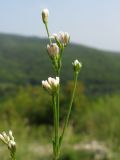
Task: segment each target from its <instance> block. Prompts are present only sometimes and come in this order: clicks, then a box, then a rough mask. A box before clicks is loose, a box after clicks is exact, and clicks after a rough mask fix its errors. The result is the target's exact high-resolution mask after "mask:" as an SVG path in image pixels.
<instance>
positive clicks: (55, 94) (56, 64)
mask: <svg viewBox="0 0 120 160" xmlns="http://www.w3.org/2000/svg"><path fill="white" fill-rule="evenodd" d="M48 18H49V11H48V9H44V10H43V11H42V20H43V23H44V25H45V28H46V32H47V35H48V39H49V44H48V45H47V52H48V55H49V57H50V59H51V62H52V65H53V68H54V71H55V77H56V78H51V77H49V78H48V80H45V81H42V86H43V88H44V89H45V90H46V91H47V92H48V93H49V94H50V95H51V97H52V104H53V115H54V127H53V128H54V137H53V140H52V144H53V155H54V160H59V157H60V150H61V145H62V142H63V138H64V134H65V130H66V127H67V125H68V121H69V117H70V113H71V109H72V104H73V100H74V96H75V90H76V84H77V79H78V74H79V72H80V69H81V67H82V64H81V63H80V62H79V61H78V60H75V61H74V62H73V63H72V65H73V74H74V87H73V92H72V95H71V100H70V103H69V106H68V112H67V116H66V120H65V122H64V126H63V129H62V132H60V125H59V115H60V110H59V107H60V73H61V67H62V57H63V53H64V50H65V47H67V45H68V44H69V42H70V35H69V34H68V33H67V32H59V34H56V33H54V34H53V35H50V32H49V28H48Z"/></svg>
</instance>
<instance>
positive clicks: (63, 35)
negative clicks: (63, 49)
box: [59, 32, 70, 46]
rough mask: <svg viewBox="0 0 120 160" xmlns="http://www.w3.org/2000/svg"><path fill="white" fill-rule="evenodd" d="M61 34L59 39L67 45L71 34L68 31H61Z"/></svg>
mask: <svg viewBox="0 0 120 160" xmlns="http://www.w3.org/2000/svg"><path fill="white" fill-rule="evenodd" d="M59 34H60V37H59V39H60V41H61V43H63V45H64V46H66V45H67V44H68V43H69V41H70V35H69V34H68V33H67V32H60V33H59Z"/></svg>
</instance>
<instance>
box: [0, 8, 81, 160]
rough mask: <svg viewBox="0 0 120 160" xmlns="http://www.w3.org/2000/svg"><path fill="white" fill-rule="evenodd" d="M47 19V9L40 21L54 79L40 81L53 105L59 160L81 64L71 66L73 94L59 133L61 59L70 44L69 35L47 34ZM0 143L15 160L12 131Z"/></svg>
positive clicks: (60, 33) (61, 33)
mask: <svg viewBox="0 0 120 160" xmlns="http://www.w3.org/2000/svg"><path fill="white" fill-rule="evenodd" d="M48 18H49V11H48V9H44V10H43V11H42V21H43V23H44V25H45V28H46V32H47V35H48V39H49V44H47V52H48V55H49V57H50V60H51V62H52V66H53V68H54V71H55V78H52V77H49V78H48V79H47V80H43V81H42V86H43V88H44V89H45V90H46V91H47V92H48V94H49V95H50V96H51V98H52V104H53V116H54V117H53V119H54V125H53V126H54V127H53V128H54V136H53V139H52V144H53V158H54V160H59V157H60V151H61V145H62V142H63V138H64V134H65V130H66V127H67V125H68V121H69V117H70V113H71V109H72V104H73V100H74V97H75V90H76V84H77V79H78V75H79V72H80V70H81V67H82V64H81V63H80V62H79V61H78V60H75V61H74V62H73V63H72V65H73V75H74V86H73V92H72V95H71V99H70V102H69V104H68V112H67V115H66V119H65V122H64V126H63V129H62V132H60V125H59V117H60V110H59V108H60V83H61V80H60V73H61V68H62V58H63V53H64V50H65V48H66V47H67V45H68V44H69V42H70V35H69V34H68V33H67V32H59V33H58V34H56V33H54V34H53V35H52V36H51V35H50V33H49V29H48ZM0 139H1V141H2V142H3V143H4V144H5V145H6V146H7V148H8V150H9V152H10V159H11V160H16V142H15V140H14V136H13V134H12V131H9V133H8V134H6V133H5V132H2V133H1V134H0Z"/></svg>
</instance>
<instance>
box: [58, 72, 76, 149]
mask: <svg viewBox="0 0 120 160" xmlns="http://www.w3.org/2000/svg"><path fill="white" fill-rule="evenodd" d="M77 78H78V73H75V75H74V88H73V93H72V96H71V100H70V104H69V109H68V114H67V118H66V121H65V123H64V127H63V132H62V134H61V139H60V147H61V143H62V140H63V137H64V133H65V130H66V127H67V124H68V121H69V117H70V113H71V109H72V104H73V100H74V96H75V90H76V84H77Z"/></svg>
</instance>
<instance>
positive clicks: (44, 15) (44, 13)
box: [42, 8, 49, 23]
mask: <svg viewBox="0 0 120 160" xmlns="http://www.w3.org/2000/svg"><path fill="white" fill-rule="evenodd" d="M48 16H49V10H48V9H47V8H46V9H43V11H42V20H43V23H47V22H48Z"/></svg>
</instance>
